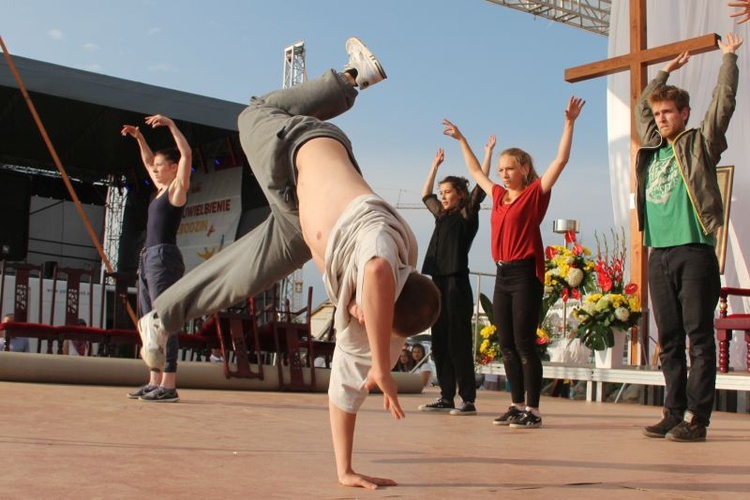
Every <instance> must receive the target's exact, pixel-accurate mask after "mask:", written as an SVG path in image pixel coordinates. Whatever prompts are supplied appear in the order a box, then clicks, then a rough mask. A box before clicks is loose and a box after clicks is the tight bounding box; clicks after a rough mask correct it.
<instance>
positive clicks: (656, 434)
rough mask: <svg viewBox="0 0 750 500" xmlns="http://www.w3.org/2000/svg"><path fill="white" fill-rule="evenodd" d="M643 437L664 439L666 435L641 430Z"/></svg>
mask: <svg viewBox="0 0 750 500" xmlns="http://www.w3.org/2000/svg"><path fill="white" fill-rule="evenodd" d="M643 435H644V436H646V437H649V438H656V439H659V438H661V439H664V438H665V437H667V435H666V434H659V433H658V432H651V431H647V430H646V429H643Z"/></svg>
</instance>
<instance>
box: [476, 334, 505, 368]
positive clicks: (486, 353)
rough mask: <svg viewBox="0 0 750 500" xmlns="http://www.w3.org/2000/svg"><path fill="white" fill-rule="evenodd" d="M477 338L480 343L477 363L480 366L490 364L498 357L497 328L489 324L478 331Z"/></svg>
mask: <svg viewBox="0 0 750 500" xmlns="http://www.w3.org/2000/svg"><path fill="white" fill-rule="evenodd" d="M479 336H480V338H481V339H482V343H481V344H479V359H478V360H477V362H478V363H479V364H480V365H486V364H489V363H492V362H493V361H494V360H495V358H497V357H498V356H499V355H500V345H499V344H498V337H497V328H496V327H495V325H493V324H489V325H487V326H485V327H484V328H482V329H481V330H480V331H479Z"/></svg>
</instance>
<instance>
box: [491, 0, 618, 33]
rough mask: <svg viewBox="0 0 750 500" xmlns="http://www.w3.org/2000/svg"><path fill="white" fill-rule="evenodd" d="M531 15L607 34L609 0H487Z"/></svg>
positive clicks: (610, 2)
mask: <svg viewBox="0 0 750 500" xmlns="http://www.w3.org/2000/svg"><path fill="white" fill-rule="evenodd" d="M487 1H488V2H491V3H494V4H497V5H500V6H502V7H508V8H511V9H515V10H520V11H521V12H526V13H529V14H531V15H533V16H539V17H543V18H545V19H549V20H551V21H555V22H557V23H562V24H567V25H569V26H573V27H574V28H579V29H582V30H585V31H590V32H591V33H596V34H597V35H602V36H608V35H609V12H610V10H611V8H612V1H611V0H547V1H542V0H487Z"/></svg>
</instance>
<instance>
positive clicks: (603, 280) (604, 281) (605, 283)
mask: <svg viewBox="0 0 750 500" xmlns="http://www.w3.org/2000/svg"><path fill="white" fill-rule="evenodd" d="M599 287H601V289H602V292H604V293H607V292H609V291H610V290H612V278H610V277H609V276H607V275H606V274H600V275H599Z"/></svg>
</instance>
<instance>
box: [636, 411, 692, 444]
mask: <svg viewBox="0 0 750 500" xmlns="http://www.w3.org/2000/svg"><path fill="white" fill-rule="evenodd" d="M681 421H682V420H681V419H680V418H678V417H675V416H674V415H670V414H667V413H665V414H664V418H662V419H661V421H660V422H659V423H658V424H656V425H649V426H648V427H644V429H643V435H644V436H646V437H650V438H663V437H664V436H666V435H667V433H668V432H669V431H671V430H672V429H674V428H675V427H677V425H678V424H679V423H680V422H681Z"/></svg>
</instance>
